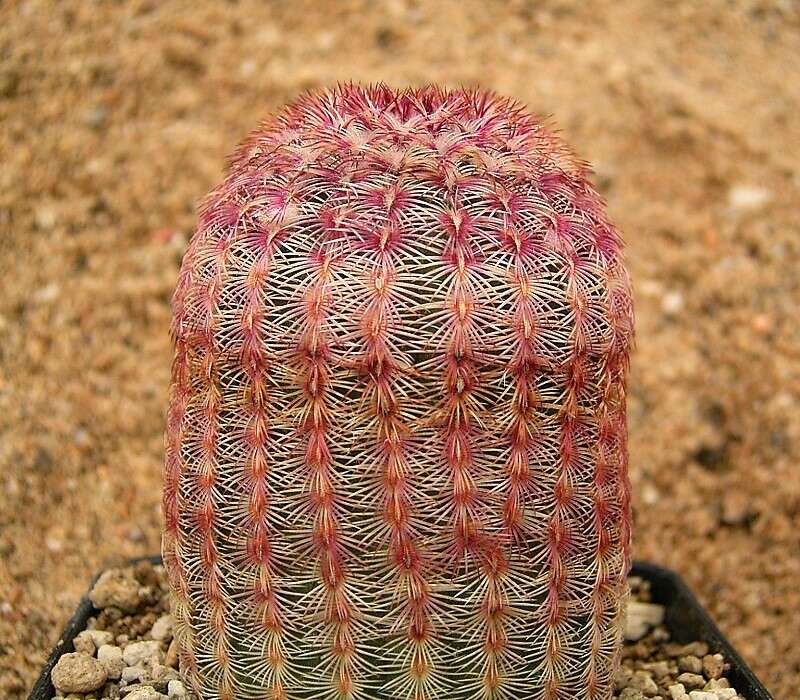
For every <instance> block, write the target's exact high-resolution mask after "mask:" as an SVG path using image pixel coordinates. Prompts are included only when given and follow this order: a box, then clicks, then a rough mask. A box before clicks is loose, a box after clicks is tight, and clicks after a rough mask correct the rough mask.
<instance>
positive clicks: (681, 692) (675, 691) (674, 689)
mask: <svg viewBox="0 0 800 700" xmlns="http://www.w3.org/2000/svg"><path fill="white" fill-rule="evenodd" d="M669 696H670V697H671V698H672V700H686V699H687V698H688V697H689V694H688V693H687V692H686V688H684V687H683V684H682V683H673V684H672V685H671V686H670V687H669Z"/></svg>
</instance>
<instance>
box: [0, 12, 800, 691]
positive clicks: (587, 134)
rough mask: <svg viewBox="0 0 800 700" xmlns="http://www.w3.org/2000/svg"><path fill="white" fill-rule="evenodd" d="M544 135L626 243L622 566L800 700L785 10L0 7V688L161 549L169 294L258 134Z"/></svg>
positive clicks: (14, 687) (795, 128) (29, 668)
mask: <svg viewBox="0 0 800 700" xmlns="http://www.w3.org/2000/svg"><path fill="white" fill-rule="evenodd" d="M350 79H353V80H360V81H378V80H384V81H386V82H388V83H390V84H392V85H396V86H401V85H404V84H414V85H419V84H423V83H426V82H429V81H434V82H441V83H444V84H446V85H450V86H458V85H461V84H466V85H473V84H479V85H482V86H485V87H489V88H493V89H495V90H497V91H499V92H501V93H506V94H509V95H511V96H514V97H516V98H518V99H519V100H521V101H522V102H524V103H525V104H527V105H528V106H529V107H530V108H531V109H532V110H534V111H536V112H538V113H540V114H551V115H553V117H554V119H555V121H556V122H557V123H558V124H559V125H560V127H561V128H562V129H563V131H564V134H565V136H566V138H567V139H568V140H569V141H570V142H572V143H573V144H574V146H575V147H576V149H577V150H578V152H579V153H580V154H581V155H582V156H583V157H585V158H588V159H590V160H591V161H593V163H594V164H595V166H596V179H595V181H596V183H597V185H598V187H599V189H600V190H601V192H602V193H603V195H604V196H605V197H606V198H607V200H608V204H609V210H610V213H611V216H612V217H613V219H614V220H615V221H616V222H617V223H618V225H619V226H620V228H621V229H622V230H623V232H624V234H625V236H626V239H627V250H628V261H629V265H630V269H631V272H632V275H633V279H634V287H635V298H636V312H637V321H638V327H637V337H638V347H637V350H636V353H635V356H634V358H633V371H632V376H631V382H630V392H629V397H630V398H629V414H630V435H631V439H630V448H631V469H632V475H631V476H632V480H633V485H634V489H635V495H636V502H635V517H636V532H635V553H636V556H637V557H640V558H646V559H650V560H653V561H655V562H659V563H661V564H666V565H667V566H671V567H673V568H674V569H676V570H677V571H679V572H680V573H681V574H682V575H683V576H684V577H685V578H686V579H687V580H688V581H689V583H690V585H691V586H692V587H694V588H695V589H696V590H697V592H698V594H699V596H700V598H701V599H702V601H703V602H704V603H705V604H706V605H707V606H708V607H709V608H710V609H711V612H712V613H713V615H714V616H715V617H716V618H717V619H718V620H719V622H720V624H721V626H722V628H723V630H724V631H725V632H726V633H727V634H728V635H729V636H730V638H731V639H732V641H733V642H734V644H735V645H736V646H738V648H739V650H740V651H741V652H742V654H743V655H744V657H745V658H746V659H747V660H748V661H749V662H750V663H751V664H752V666H753V668H754V669H755V671H756V672H757V673H758V674H759V675H760V676H761V677H762V679H763V680H764V681H765V683H766V684H767V686H768V687H769V688H770V689H771V690H772V691H773V692H774V693H775V695H776V697H777V698H787V700H788V699H789V698H796V697H798V696H800V691H798V687H799V686H800V643H798V642H800V640H799V639H798V630H800V584H799V583H798V582H799V581H800V476H799V473H800V472H799V471H798V470H799V469H800V467H799V466H798V465H800V361H799V358H798V355H800V330H799V329H800V326H799V325H798V321H797V315H798V309H800V216H798V211H799V210H800V118H798V113H800V5H798V4H797V3H796V2H791V1H790V0H785V1H784V2H780V1H774V2H770V1H767V0H763V1H762V0H750V1H748V0H731V1H729V2H723V1H722V0H710V1H709V2H702V3H695V2H657V1H656V0H653V1H652V2H639V3H636V2H615V1H613V0H600V1H599V2H577V1H576V2H565V1H558V2H553V1H549V2H519V1H518V2H485V1H484V2H482V1H479V0H455V1H449V0H444V1H442V0H438V1H433V2H422V1H419V2H413V1H412V0H406V1H404V0H394V1H392V2H385V3H379V2H375V3H368V2H332V1H331V2H324V1H322V0H316V1H315V2H301V1H297V0H294V1H292V2H268V3H265V2H256V1H255V0H252V1H251V0H241V1H240V2H234V1H230V2H220V3H217V4H215V3H211V2H185V3H177V2H156V1H155V0H151V1H147V0H141V1H139V2H77V1H76V2H66V1H64V2H52V3H45V2H34V1H29V2H14V1H13V0H10V1H9V2H4V3H2V8H1V9H0V696H2V697H9V698H20V697H24V696H25V695H26V694H27V691H28V689H29V688H30V685H31V684H32V682H33V680H34V678H35V676H36V674H37V672H38V669H39V668H40V666H41V664H42V662H43V661H44V659H45V657H46V654H47V652H48V650H49V648H50V647H51V645H52V644H53V643H54V642H55V641H56V640H57V638H58V634H59V631H60V629H61V625H62V624H63V623H64V621H65V620H66V618H67V617H68V616H69V614H70V613H71V611H72V610H73V609H74V607H75V605H76V602H77V600H78V597H79V596H80V595H81V593H82V592H83V591H84V590H85V588H86V586H87V583H88V578H89V576H90V575H91V574H92V573H93V572H95V571H97V570H98V569H99V568H101V567H102V566H104V565H107V564H109V563H111V562H113V561H118V560H119V559H120V558H121V557H129V556H135V555H143V554H148V553H153V552H156V551H157V550H158V548H159V518H160V516H159V499H160V478H161V461H162V428H163V415H164V408H165V401H166V389H167V384H168V379H169V363H170V357H171V350H170V345H169V339H168V333H167V330H168V324H169V318H170V309H169V298H170V295H171V291H172V287H173V284H174V281H175V278H176V272H177V268H178V264H179V261H180V256H181V254H182V251H183V248H184V246H185V245H186V241H187V239H188V236H189V235H190V234H191V231H192V229H193V223H194V210H195V206H196V204H197V202H198V200H199V199H200V198H201V197H202V196H203V195H204V194H205V193H206V191H207V190H208V189H209V188H210V187H211V186H212V185H213V184H214V183H215V182H216V181H217V180H218V179H219V178H220V176H221V173H222V169H223V167H224V164H225V156H226V154H228V153H229V152H230V151H231V150H232V149H233V147H234V145H235V144H236V143H237V141H238V140H239V139H241V138H242V137H243V136H244V135H245V134H246V132H247V131H248V130H249V129H250V128H252V127H253V126H254V125H255V124H256V122H257V121H258V120H259V119H261V118H262V117H264V116H265V115H266V114H268V113H269V112H271V111H273V110H275V109H276V108H278V107H279V106H280V105H281V104H283V103H284V102H286V101H287V100H289V99H291V98H292V97H294V96H295V95H297V94H298V93H299V92H301V91H303V90H306V89H308V88H313V87H317V86H324V85H330V84H332V83H334V82H335V81H337V80H350Z"/></svg>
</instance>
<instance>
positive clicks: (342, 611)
mask: <svg viewBox="0 0 800 700" xmlns="http://www.w3.org/2000/svg"><path fill="white" fill-rule="evenodd" d="M313 263H314V265H315V268H314V279H313V281H312V282H311V285H310V287H309V288H308V290H307V293H306V298H305V301H306V304H305V309H306V319H305V322H304V324H303V327H302V330H301V332H300V337H299V341H298V352H299V354H300V358H301V360H302V363H303V366H302V369H301V376H300V381H301V383H302V386H303V390H304V395H305V405H304V406H303V408H302V413H301V417H300V428H301V432H302V434H303V435H304V436H305V441H306V448H305V468H306V471H307V474H308V476H307V479H308V483H307V486H308V489H309V497H310V508H311V512H312V517H313V531H312V543H311V546H312V551H313V553H314V555H315V557H316V559H317V563H318V566H319V579H320V586H321V593H322V598H323V601H322V603H323V618H322V619H323V623H324V625H325V627H326V628H327V631H328V633H329V636H330V646H329V650H328V653H329V658H328V660H327V663H326V664H325V666H326V669H325V670H327V672H328V673H329V674H330V678H329V681H330V690H331V694H332V696H333V697H337V698H342V700H350V699H351V698H355V697H357V696H358V695H359V692H360V689H359V687H358V679H357V669H356V662H355V655H356V645H355V640H354V637H353V623H354V617H355V614H356V610H355V607H354V604H353V601H352V600H351V599H350V596H349V594H348V590H347V586H346V580H347V571H346V562H345V554H346V553H345V543H344V541H343V538H342V531H341V526H340V523H339V515H338V505H339V504H338V502H337V493H336V484H335V481H336V478H335V474H334V472H333V466H334V457H333V454H332V452H331V444H330V437H329V430H330V427H331V417H330V415H329V407H328V403H327V401H328V396H327V395H328V392H329V389H330V383H331V379H332V377H331V374H332V368H331V365H330V349H329V347H328V344H327V339H326V333H325V320H326V314H327V311H328V309H327V305H328V297H329V295H330V291H329V285H330V283H331V267H332V264H333V256H332V254H331V253H330V252H326V251H320V252H319V253H318V254H316V259H315V260H313ZM321 670H322V669H321Z"/></svg>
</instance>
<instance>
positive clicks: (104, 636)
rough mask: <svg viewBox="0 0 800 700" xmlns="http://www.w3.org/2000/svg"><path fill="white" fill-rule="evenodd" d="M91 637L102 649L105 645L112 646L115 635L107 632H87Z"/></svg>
mask: <svg viewBox="0 0 800 700" xmlns="http://www.w3.org/2000/svg"><path fill="white" fill-rule="evenodd" d="M86 632H87V633H88V634H90V635H91V637H92V641H93V642H94V645H95V646H96V647H97V648H98V649H100V647H101V646H103V645H104V644H111V643H112V642H113V641H114V635H113V634H111V632H107V631H106V630H86Z"/></svg>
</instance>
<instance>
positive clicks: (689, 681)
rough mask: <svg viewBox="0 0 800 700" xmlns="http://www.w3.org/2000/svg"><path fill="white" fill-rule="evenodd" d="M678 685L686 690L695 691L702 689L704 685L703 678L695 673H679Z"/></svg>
mask: <svg viewBox="0 0 800 700" xmlns="http://www.w3.org/2000/svg"><path fill="white" fill-rule="evenodd" d="M678 683H681V684H683V685H684V686H686V687H687V688H690V689H695V688H702V687H703V686H704V685H705V684H706V681H705V678H703V677H702V676H698V675H697V674H696V673H681V675H680V676H678Z"/></svg>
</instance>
